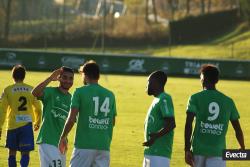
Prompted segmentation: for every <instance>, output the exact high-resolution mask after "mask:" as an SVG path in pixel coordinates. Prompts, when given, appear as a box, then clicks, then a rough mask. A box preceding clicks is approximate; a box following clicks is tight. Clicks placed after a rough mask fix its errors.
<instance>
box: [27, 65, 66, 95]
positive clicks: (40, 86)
mask: <svg viewBox="0 0 250 167" xmlns="http://www.w3.org/2000/svg"><path fill="white" fill-rule="evenodd" d="M61 71H62V70H61V68H60V69H57V70H55V71H53V72H52V74H51V75H50V76H49V77H48V78H47V79H45V80H44V81H43V82H41V83H40V84H38V85H37V86H36V87H35V88H34V89H33V90H32V94H33V95H34V96H35V97H42V96H43V90H44V89H45V88H46V86H48V84H49V83H50V82H52V81H57V80H58V77H59V75H60V74H61Z"/></svg>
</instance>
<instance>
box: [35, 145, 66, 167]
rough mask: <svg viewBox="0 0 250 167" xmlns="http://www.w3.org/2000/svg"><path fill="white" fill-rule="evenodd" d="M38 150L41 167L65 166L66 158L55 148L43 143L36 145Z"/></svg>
mask: <svg viewBox="0 0 250 167" xmlns="http://www.w3.org/2000/svg"><path fill="white" fill-rule="evenodd" d="M38 150H39V155H40V166H41V167H50V166H53V167H54V166H58V167H65V166H66V156H65V155H64V154H61V153H60V151H59V149H58V148H57V147H56V146H53V145H50V144H44V143H43V144H39V145H38Z"/></svg>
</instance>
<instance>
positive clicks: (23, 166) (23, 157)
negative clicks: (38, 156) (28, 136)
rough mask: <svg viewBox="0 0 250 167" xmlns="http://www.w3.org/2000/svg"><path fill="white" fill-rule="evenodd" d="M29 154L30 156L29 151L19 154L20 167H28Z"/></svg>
mask: <svg viewBox="0 0 250 167" xmlns="http://www.w3.org/2000/svg"><path fill="white" fill-rule="evenodd" d="M29 154H30V152H29V151H23V152H21V160H20V164H21V167H28V166H29V161H30V155H29Z"/></svg>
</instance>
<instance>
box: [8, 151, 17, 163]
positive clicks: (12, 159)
mask: <svg viewBox="0 0 250 167" xmlns="http://www.w3.org/2000/svg"><path fill="white" fill-rule="evenodd" d="M8 165H9V167H16V150H10V149H9V158H8Z"/></svg>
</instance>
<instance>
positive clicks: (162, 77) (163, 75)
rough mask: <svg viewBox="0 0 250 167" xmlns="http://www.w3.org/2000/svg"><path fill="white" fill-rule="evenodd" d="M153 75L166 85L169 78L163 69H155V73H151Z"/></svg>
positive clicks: (162, 84) (161, 83)
mask: <svg viewBox="0 0 250 167" xmlns="http://www.w3.org/2000/svg"><path fill="white" fill-rule="evenodd" d="M151 77H152V78H154V79H156V80H157V81H158V82H159V83H160V85H161V86H163V87H164V86H165V84H166V82H167V80H168V76H167V74H166V73H165V72H163V71H154V72H153V73H151Z"/></svg>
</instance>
